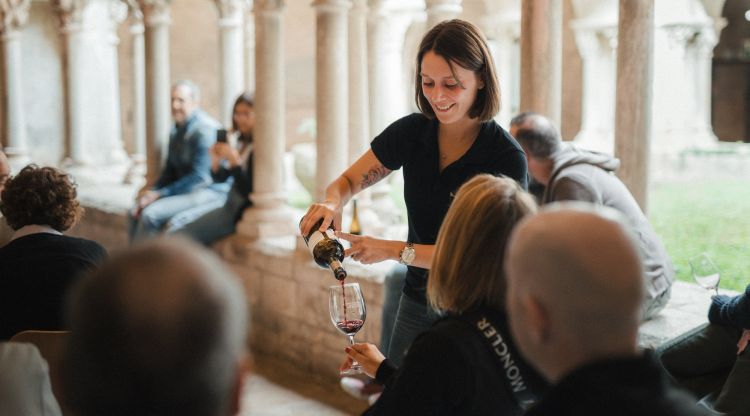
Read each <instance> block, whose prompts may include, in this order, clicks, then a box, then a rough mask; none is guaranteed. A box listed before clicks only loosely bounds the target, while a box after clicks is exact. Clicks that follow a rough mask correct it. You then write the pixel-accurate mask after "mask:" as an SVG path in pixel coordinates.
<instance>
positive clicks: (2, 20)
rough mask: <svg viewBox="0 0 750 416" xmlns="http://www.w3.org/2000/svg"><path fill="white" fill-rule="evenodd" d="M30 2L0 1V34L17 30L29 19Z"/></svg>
mask: <svg viewBox="0 0 750 416" xmlns="http://www.w3.org/2000/svg"><path fill="white" fill-rule="evenodd" d="M30 5H31V0H2V1H0V33H2V34H7V32H12V31H15V30H18V29H19V28H20V27H21V26H23V25H24V24H25V23H26V21H27V20H28V18H29V6H30Z"/></svg>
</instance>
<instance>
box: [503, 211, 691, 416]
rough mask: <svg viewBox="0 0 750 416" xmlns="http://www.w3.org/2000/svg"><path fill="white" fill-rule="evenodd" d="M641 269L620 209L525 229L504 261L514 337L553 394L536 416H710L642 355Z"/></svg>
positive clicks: (560, 216)
mask: <svg viewBox="0 0 750 416" xmlns="http://www.w3.org/2000/svg"><path fill="white" fill-rule="evenodd" d="M641 267H642V264H641V260H640V255H639V250H638V246H637V245H636V241H635V238H634V236H633V235H632V233H631V232H630V230H629V226H628V225H627V224H626V223H625V220H624V219H623V218H622V216H621V215H620V214H619V213H617V212H616V211H614V210H612V209H608V208H605V207H596V206H593V205H591V204H587V203H564V204H559V205H555V206H550V207H546V208H545V209H543V210H542V211H540V213H539V214H537V215H535V216H531V217H529V218H528V219H525V220H523V221H522V222H521V223H520V224H519V225H518V226H517V227H516V229H515V230H514V231H513V234H512V235H511V238H510V240H509V242H508V248H507V251H506V257H505V272H506V279H507V284H508V291H507V302H506V304H507V306H508V313H509V316H510V326H511V331H512V334H513V339H514V340H515V341H516V343H517V345H518V346H519V351H521V354H523V355H524V356H525V357H526V358H527V359H528V360H529V362H530V363H531V364H532V365H533V366H535V367H536V368H537V369H538V370H539V371H540V373H541V374H542V375H543V376H544V377H545V378H546V379H547V380H548V381H549V382H550V383H551V384H552V385H553V388H552V390H551V391H550V392H549V393H548V394H547V395H546V396H545V397H544V398H543V399H542V400H541V401H540V402H539V403H538V404H537V405H536V406H535V407H533V408H532V409H531V410H530V411H529V412H528V413H527V415H562V416H565V415H623V416H625V415H628V416H631V415H638V416H649V415H653V416H656V415H659V416H671V415H674V416H679V415H700V414H704V413H702V411H701V410H699V409H698V408H697V407H694V406H693V404H694V403H695V400H692V399H691V398H690V397H688V396H687V395H685V394H683V393H681V392H679V391H676V390H673V389H671V388H670V387H668V384H667V382H666V379H665V376H664V375H663V373H662V372H661V368H660V367H659V366H658V364H657V363H656V362H655V360H654V359H653V358H652V357H650V356H648V355H644V354H643V353H641V352H640V351H639V349H638V343H637V339H638V325H639V322H640V311H641V303H642V300H643V279H642V278H641Z"/></svg>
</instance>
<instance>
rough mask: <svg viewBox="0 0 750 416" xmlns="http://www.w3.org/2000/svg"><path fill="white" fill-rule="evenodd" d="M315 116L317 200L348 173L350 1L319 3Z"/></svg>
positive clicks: (317, 12) (316, 5)
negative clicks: (348, 10)
mask: <svg viewBox="0 0 750 416" xmlns="http://www.w3.org/2000/svg"><path fill="white" fill-rule="evenodd" d="M313 7H314V8H315V14H316V18H315V21H316V25H315V33H316V47H315V50H316V54H315V63H316V65H315V67H316V71H315V87H316V93H315V116H316V118H317V163H316V166H317V171H316V175H315V184H316V186H315V200H316V201H322V200H323V198H324V197H325V188H326V187H327V186H328V184H329V183H331V181H333V180H334V179H335V178H336V177H337V176H339V175H340V174H341V172H343V171H344V169H346V166H347V161H348V156H349V154H348V149H347V148H348V146H347V132H348V128H347V113H348V111H347V101H348V99H347V82H346V79H347V72H348V71H347V64H348V61H347V54H346V47H347V45H346V40H347V39H346V38H347V19H346V11H347V9H348V7H349V2H348V1H343V0H316V1H315V2H313Z"/></svg>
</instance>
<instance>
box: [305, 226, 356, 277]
mask: <svg viewBox="0 0 750 416" xmlns="http://www.w3.org/2000/svg"><path fill="white" fill-rule="evenodd" d="M322 223H323V218H321V219H320V220H318V222H316V223H315V225H314V226H313V228H312V229H311V230H310V233H309V234H308V235H307V236H306V237H304V239H305V244H307V248H309V249H310V253H311V254H312V256H313V259H314V260H315V263H317V264H318V266H320V267H322V268H324V269H327V268H330V269H331V271H333V276H334V277H335V278H336V280H342V281H343V280H344V279H346V270H344V267H343V266H341V262H342V261H344V246H342V245H341V243H340V242H339V240H338V238H336V236H335V235H334V234H333V226H329V227H328V230H326V232H325V233H322V232H320V230H319V228H320V225H321V224H322Z"/></svg>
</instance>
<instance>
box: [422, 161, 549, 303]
mask: <svg viewBox="0 0 750 416" xmlns="http://www.w3.org/2000/svg"><path fill="white" fill-rule="evenodd" d="M536 210H537V206H536V203H535V202H534V199H533V197H532V196H531V195H529V194H528V193H526V192H525V191H524V190H522V189H521V187H520V186H519V185H518V183H516V182H515V181H514V180H512V179H510V178H498V177H496V176H492V175H488V174H481V175H477V176H475V177H474V178H472V179H471V180H469V181H468V182H466V183H465V184H464V185H463V186H461V188H460V189H459V190H458V193H456V199H455V200H454V201H453V204H452V205H451V207H450V209H449V210H448V213H447V214H446V216H445V220H444V221H443V225H442V226H441V227H440V232H439V233H438V238H437V243H436V246H435V255H434V257H433V259H432V267H431V269H430V276H429V279H427V299H428V300H429V302H430V304H431V305H432V307H433V308H435V309H437V310H439V311H444V312H450V313H455V314H460V313H464V312H467V311H471V310H474V309H477V308H479V307H483V306H484V307H489V308H492V309H495V310H499V311H505V288H506V282H505V272H504V271H503V255H504V253H505V246H506V243H507V241H508V236H509V235H510V232H511V230H512V229H513V227H515V225H516V224H517V223H518V222H519V221H520V220H521V219H522V218H523V217H525V216H526V215H529V214H533V213H535V212H536Z"/></svg>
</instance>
